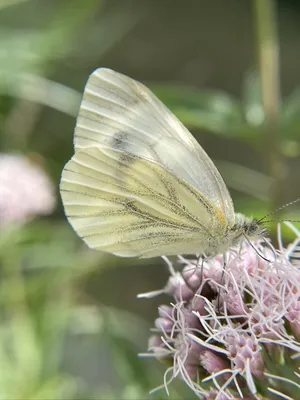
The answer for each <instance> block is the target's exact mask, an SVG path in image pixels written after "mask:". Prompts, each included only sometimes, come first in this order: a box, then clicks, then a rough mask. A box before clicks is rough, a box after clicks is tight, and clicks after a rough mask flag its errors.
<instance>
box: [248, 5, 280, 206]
mask: <svg viewBox="0 0 300 400" xmlns="http://www.w3.org/2000/svg"><path fill="white" fill-rule="evenodd" d="M254 12H255V22H256V34H257V45H258V58H259V69H260V77H261V90H262V101H263V106H264V112H265V146H266V147H265V149H266V153H267V154H268V169H269V174H270V176H271V177H272V178H274V182H275V184H274V186H273V188H272V192H271V205H272V208H273V209H275V208H277V207H279V206H280V205H282V202H283V199H282V193H283V189H282V183H283V181H284V177H285V170H286V168H285V165H284V160H283V157H282V155H281V152H280V138H279V117H280V105H281V104H280V103H281V95H280V80H279V43H278V36H277V18H276V7H275V1H274V0H254Z"/></svg>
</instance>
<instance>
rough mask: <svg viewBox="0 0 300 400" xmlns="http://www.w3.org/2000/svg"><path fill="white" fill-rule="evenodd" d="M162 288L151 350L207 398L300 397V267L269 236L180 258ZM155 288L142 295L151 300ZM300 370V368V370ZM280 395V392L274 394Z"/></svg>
mask: <svg viewBox="0 0 300 400" xmlns="http://www.w3.org/2000/svg"><path fill="white" fill-rule="evenodd" d="M165 261H166V262H167V264H168V266H169V270H170V274H171V276H170V278H169V280H168V283H167V286H166V287H165V289H164V290H163V291H162V292H164V293H168V294H169V295H172V296H173V299H174V300H173V302H172V303H171V304H169V305H162V306H161V307H159V310H158V314H159V316H158V318H157V319H156V321H155V329H154V334H153V336H152V337H151V338H150V341H149V351H150V354H152V355H154V356H155V357H156V358H157V359H159V360H161V361H166V362H168V363H169V365H170V367H169V368H168V369H167V371H166V373H165V380H164V386H165V388H166V390H167V391H168V383H170V382H171V381H172V380H173V379H174V378H175V377H180V378H181V379H183V380H184V381H185V382H186V383H187V384H188V385H189V387H190V388H191V389H192V390H193V392H194V393H195V394H196V395H198V397H200V398H203V399H207V400H208V399H219V400H223V399H224V400H225V399H238V398H243V399H254V398H268V399H269V398H273V397H272V396H279V397H280V396H281V397H282V398H285V399H286V398H288V399H290V398H300V380H299V378H300V375H299V372H300V371H299V367H300V362H299V360H300V341H299V339H300V269H298V268H297V267H295V266H294V265H292V264H291V263H290V260H289V253H288V251H287V250H286V249H281V250H280V251H278V250H275V249H274V248H273V247H272V245H271V243H270V242H269V243H268V245H267V246H266V243H265V242H264V241H261V242H258V243H255V244H254V246H251V245H250V244H248V243H244V244H243V245H242V247H241V248H240V249H238V250H237V249H231V250H229V251H228V252H227V253H226V254H225V255H224V257H220V256H217V257H215V258H213V259H208V260H205V261H203V260H202V261H201V259H200V260H199V259H187V258H184V257H182V256H179V257H178V261H179V263H180V264H183V269H182V272H181V273H179V272H175V271H174V269H173V264H172V263H171V261H170V260H169V259H167V258H165ZM157 293H158V292H153V293H149V294H145V295H140V297H151V295H154V294H157ZM297 369H298V371H297ZM274 398H275V397H274Z"/></svg>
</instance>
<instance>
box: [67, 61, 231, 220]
mask: <svg viewBox="0 0 300 400" xmlns="http://www.w3.org/2000/svg"><path fill="white" fill-rule="evenodd" d="M74 145H75V151H78V150H79V149H83V148H86V147H94V146H100V147H102V146H106V147H108V148H111V149H116V150H120V151H122V152H125V153H130V154H134V155H136V156H139V157H141V158H144V159H147V160H149V161H154V162H155V163H158V164H160V165H161V167H162V168H164V169H165V170H167V171H169V172H172V173H173V174H174V175H175V176H177V177H178V178H181V179H184V180H185V181H186V182H188V183H189V184H190V185H192V186H194V187H195V188H197V189H198V191H199V192H201V193H202V194H203V195H204V196H205V197H206V198H207V199H208V200H209V201H210V203H213V204H215V206H216V208H218V209H219V210H220V211H221V212H222V213H223V214H224V215H225V219H226V226H227V227H231V226H232V225H233V224H234V218H235V217H234V209H233V204H232V200H231V197H230V195H229V193H228V190H227V188H226V185H225V183H224V181H223V179H222V177H221V175H220V173H219V172H218V170H217V169H216V167H215V166H214V164H213V162H212V161H211V160H210V158H209V157H208V155H207V154H206V153H205V151H204V150H203V149H202V147H201V146H200V145H199V144H198V142H197V141H196V140H195V138H194V137H193V136H192V135H191V133H190V132H189V131H188V130H187V129H186V128H185V127H184V126H183V124H182V123H181V122H180V121H179V120H178V119H177V118H176V117H175V116H174V115H173V114H172V113H171V112H170V111H169V110H168V109H167V107H165V106H164V104H163V103H162V102H161V101H160V100H159V99H158V98H157V97H156V96H155V95H154V94H153V93H152V92H151V91H150V90H149V89H147V88H146V87H145V86H144V85H143V84H141V83H139V82H137V81H135V80H133V79H131V78H129V77H126V76H125V75H122V74H120V73H117V72H115V71H112V70H109V69H106V68H100V69H97V70H96V71H94V73H93V74H92V75H91V76H90V78H89V80H88V82H87V85H86V87H85V91H84V96H83V100H82V103H81V106H80V111H79V116H78V120H77V125H76V129H75V139H74Z"/></svg>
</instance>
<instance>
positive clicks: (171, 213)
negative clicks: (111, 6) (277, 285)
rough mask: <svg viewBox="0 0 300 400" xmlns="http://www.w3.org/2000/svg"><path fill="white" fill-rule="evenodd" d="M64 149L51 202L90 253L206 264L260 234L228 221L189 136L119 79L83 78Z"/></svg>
mask: <svg viewBox="0 0 300 400" xmlns="http://www.w3.org/2000/svg"><path fill="white" fill-rule="evenodd" d="M74 145H75V154H74V156H73V157H72V159H71V160H70V161H69V162H68V163H67V164H66V166H65V168H64V171H63V174H62V179H61V185H60V189H61V195H62V200H63V204H64V208H65V212H66V215H67V217H68V219H69V221H70V223H71V225H72V226H73V228H74V230H75V231H76V232H77V233H78V234H79V235H80V236H81V237H82V238H83V240H84V241H85V242H86V243H87V244H88V246H90V247H92V248H95V249H98V250H102V251H106V252H109V253H113V254H116V255H119V256H123V257H130V256H138V257H154V256H161V255H173V254H192V253H199V254H205V255H208V256H210V255H215V254H218V253H222V252H223V251H225V250H227V249H228V248H229V247H230V246H231V245H235V244H237V243H238V242H239V241H241V240H242V239H243V238H244V237H245V236H247V237H249V238H251V237H256V236H260V235H261V234H262V232H263V231H262V227H261V224H259V223H258V222H257V221H255V220H254V219H251V218H247V217H245V216H243V215H241V214H235V213H234V209H233V204H232V200H231V198H230V195H229V193H228V190H227V188H226V185H225V183H224V182H223V180H222V178H221V176H220V174H219V172H218V171H217V169H216V167H215V166H214V164H213V162H212V161H211V160H210V158H209V157H208V155H207V154H206V153H205V152H204V150H203V149H202V148H201V147H200V145H199V144H198V142H197V141H196V140H195V139H194V138H193V136H192V135H191V134H190V133H189V131H188V130H187V129H186V128H185V127H184V126H183V125H182V124H181V123H180V122H179V121H178V119H177V118H176V117H175V116H174V115H173V114H172V113H171V112H170V111H169V110H168V109H167V108H166V107H165V106H164V105H163V104H162V103H161V102H160V101H159V100H158V99H157V98H156V97H155V96H154V95H153V94H152V93H151V92H150V91H149V90H148V89H147V88H146V87H145V86H143V85H142V84H140V83H138V82H136V81H134V80H132V79H130V78H128V77H126V76H124V75H121V74H119V73H117V72H114V71H111V70H108V69H104V68H102V69H99V70H96V71H95V72H94V73H93V74H92V75H91V77H90V79H89V81H88V83H87V86H86V88H85V92H84V96H83V100H82V104H81V107H80V111H79V116H78V119H77V124H76V129H75V137H74ZM250 228H251V229H250Z"/></svg>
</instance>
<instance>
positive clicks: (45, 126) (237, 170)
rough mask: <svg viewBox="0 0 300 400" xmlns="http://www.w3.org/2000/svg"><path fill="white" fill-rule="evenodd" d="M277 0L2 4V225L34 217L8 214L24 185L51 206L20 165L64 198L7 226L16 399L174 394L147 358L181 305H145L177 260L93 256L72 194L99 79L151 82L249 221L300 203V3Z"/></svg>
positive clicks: (6, 388) (293, 212)
mask: <svg viewBox="0 0 300 400" xmlns="http://www.w3.org/2000/svg"><path fill="white" fill-rule="evenodd" d="M258 1H259V0H258ZM264 2H265V0H261V3H264ZM267 3H269V2H268V1H267V2H266V4H267ZM271 3H272V2H271ZM272 4H273V6H274V10H275V18H273V17H272V18H271V19H270V20H269V19H268V18H269V17H268V10H264V9H263V8H262V9H261V10H258V9H257V8H256V7H255V5H256V6H257V1H254V0H253V1H251V0H226V2H225V1H223V0H210V1H207V0H185V1H184V0H161V1H159V0H106V1H105V0H84V1H83V0H0V153H1V154H0V218H1V212H2V217H3V209H5V210H7V209H9V212H12V213H15V214H16V213H17V211H20V208H19V207H18V206H17V207H16V206H14V202H13V201H11V202H8V203H7V204H4V200H3V199H7V198H8V196H6V197H5V196H4V193H7V192H8V187H9V194H10V196H12V198H14V196H16V198H17V197H18V196H19V197H18V198H20V200H18V201H19V204H21V203H22V201H23V200H22V198H23V194H22V193H23V192H22V190H25V191H26V190H27V191H29V192H30V193H29V200H28V201H29V203H31V201H32V204H33V203H35V202H38V201H39V200H37V199H39V195H40V190H39V187H38V186H37V187H34V188H32V187H33V186H32V182H31V183H30V182H29V181H30V179H31V178H30V172H29V173H28V175H26V173H25V172H26V171H23V172H24V174H23V175H22V171H19V172H18V169H17V167H16V166H13V167H14V168H15V170H14V173H11V175H10V172H7V171H6V170H5V168H4V167H3V165H4V164H3V163H2V164H1V159H3V156H4V155H5V154H7V153H9V154H11V153H12V154H18V155H19V157H26V160H27V161H28V160H29V161H28V162H30V165H31V166H32V167H33V168H37V169H39V170H42V171H44V173H45V174H46V175H45V179H46V178H47V177H48V178H49V179H50V180H51V182H52V185H53V188H54V197H53V195H52V194H51V195H50V194H49V196H50V197H51V196H52V197H53V201H55V206H54V204H53V205H52V206H49V210H48V211H47V210H45V211H44V212H43V213H44V214H48V215H44V216H42V215H39V214H41V213H39V212H36V214H37V215H36V217H35V218H31V216H30V218H27V219H25V218H23V219H22V215H21V216H20V218H19V219H18V218H15V219H14V221H6V223H2V224H1V223H0V229H1V233H0V315H1V323H0V399H36V400H38V399H45V400H46V399H49V400H50V399H106V398H111V399H121V398H124V399H139V398H147V397H148V391H149V390H150V389H152V388H153V387H155V386H158V385H160V384H161V383H162V382H163V372H164V367H163V366H161V365H160V364H158V363H157V362H156V361H155V360H149V359H143V358H138V357H137V354H138V353H139V352H145V351H146V349H147V340H148V336H149V329H150V327H151V326H152V325H153V320H154V319H155V317H156V313H157V305H159V304H160V303H163V302H164V301H169V300H168V299H163V298H159V299H153V300H147V301H146V300H137V299H136V295H137V294H138V293H141V292H146V291H151V290H154V289H160V288H162V287H163V286H164V285H165V282H166V279H167V270H166V268H165V267H164V265H163V262H162V261H161V260H160V259H151V260H147V261H140V260H136V259H120V258H117V257H114V256H109V255H105V254H101V253H97V252H95V251H92V250H89V249H88V248H87V247H86V246H84V244H83V243H82V242H81V241H80V239H79V238H78V237H77V236H76V235H75V233H74V232H73V231H72V229H71V227H70V226H69V225H68V223H67V221H66V219H65V218H64V215H63V210H62V205H61V202H60V197H59V193H58V185H59V179H60V174H61V170H62V168H63V166H64V164H65V163H66V162H67V161H68V159H69V158H70V157H71V155H72V153H73V145H72V140H73V139H72V138H73V130H74V126H75V118H76V115H77V111H78V107H79V103H80V99H81V95H82V91H83V88H84V85H85V82H86V80H87V78H88V75H89V74H90V73H91V72H92V71H93V70H94V69H96V68H98V67H101V66H105V67H109V68H112V69H114V70H116V71H119V72H122V73H124V74H126V75H129V76H130V77H132V78H135V79H137V80H140V81H142V82H144V83H146V84H147V85H148V86H149V87H150V88H151V89H152V90H153V91H154V92H155V93H156V94H157V95H158V96H159V97H160V98H161V99H162V100H163V101H164V102H165V103H166V105H167V106H168V107H170V109H171V110H172V111H174V113H175V114H176V115H178V117H179V118H180V119H181V120H182V122H184V123H185V124H186V125H187V126H188V127H189V128H190V130H191V131H192V132H193V134H194V135H195V137H196V138H197V139H198V140H199V142H200V143H201V145H202V146H203V147H204V149H205V150H206V151H207V153H208V154H209V155H210V157H211V158H212V159H213V160H214V161H215V163H216V165H217V167H218V168H219V170H220V172H221V173H222V175H223V177H224V179H225V181H226V183H227V185H228V187H229V189H230V192H231V193H232V197H233V199H234V202H235V207H236V210H238V211H240V212H243V213H245V214H247V215H254V216H256V217H261V216H263V215H265V214H266V213H267V212H268V211H271V210H274V208H276V207H278V206H280V205H282V204H285V203H287V202H290V201H293V200H295V199H296V198H298V197H300V185H299V183H300V174H299V167H300V160H299V154H300V133H299V132H300V86H299V85H300V74H299V71H300V4H299V2H298V1H297V0H295V1H285V0H282V1H278V2H276V3H275V2H274V3H272ZM274 10H273V11H274ZM276 32H277V33H278V38H277V37H276ZM279 47H280V52H278V49H279ZM270 49H271V52H270V51H269V50H270ZM272 52H273V53H272ZM270 54H271V56H270ZM276 59H278V60H279V63H277V61H276ZM279 66H280V69H279V71H278V67H279ZM13 163H14V161H13V159H11V164H13ZM21 169H22V168H21ZM41 173H42V172H41ZM18 179H20V181H21V183H22V184H20V183H19V181H18ZM27 179H28V182H27ZM32 179H33V178H32ZM26 188H27V189H26ZM43 190H44V189H43ZM45 190H46V189H45ZM5 191H6V192H5ZM1 196H2V201H1ZM30 196H31V197H32V200H30ZM27 197H28V196H27ZM41 201H42V200H41ZM24 203H25V200H24ZM17 204H18V203H17ZM25 205H26V204H25ZM25 205H24V207H25ZM1 207H2V209H1ZM5 207H6V208H5ZM13 207H15V208H17V210H16V209H13ZM297 210H299V207H297V204H296V205H295V206H291V207H288V208H287V209H285V210H284V212H282V213H281V214H280V217H281V218H291V219H297V220H299V219H300V216H299V215H300V213H299V211H297ZM33 214H34V213H33ZM278 215H279V214H276V217H275V216H274V218H273V219H275V218H277V216H278ZM273 225H274V226H270V229H271V234H272V235H273V236H274V233H275V229H276V226H275V224H273ZM286 240H287V241H288V240H289V236H288V233H287V236H286ZM186 390H187V389H185V388H184V387H183V385H181V384H180V383H178V384H175V385H174V387H172V388H171V398H191V394H187V393H189V392H187V391H186ZM165 397H166V396H165V394H164V392H159V393H157V394H155V395H152V398H165Z"/></svg>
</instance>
